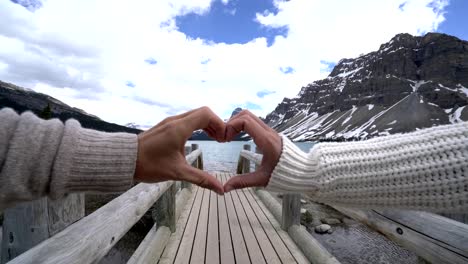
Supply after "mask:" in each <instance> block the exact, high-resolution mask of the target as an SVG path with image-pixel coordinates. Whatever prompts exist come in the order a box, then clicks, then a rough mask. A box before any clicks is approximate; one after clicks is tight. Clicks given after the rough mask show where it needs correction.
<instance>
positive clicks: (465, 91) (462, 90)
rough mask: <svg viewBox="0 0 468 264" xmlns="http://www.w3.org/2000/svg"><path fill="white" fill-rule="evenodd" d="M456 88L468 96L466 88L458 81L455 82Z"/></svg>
mask: <svg viewBox="0 0 468 264" xmlns="http://www.w3.org/2000/svg"><path fill="white" fill-rule="evenodd" d="M457 87H458V90H459V91H460V92H462V93H464V94H465V95H466V96H467V97H468V88H466V87H465V86H463V85H461V84H460V83H459V84H457Z"/></svg>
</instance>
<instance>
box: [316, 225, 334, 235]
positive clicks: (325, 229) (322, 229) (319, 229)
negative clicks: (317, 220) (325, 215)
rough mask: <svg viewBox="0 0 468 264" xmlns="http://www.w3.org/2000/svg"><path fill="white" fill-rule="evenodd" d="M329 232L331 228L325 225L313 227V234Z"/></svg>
mask: <svg viewBox="0 0 468 264" xmlns="http://www.w3.org/2000/svg"><path fill="white" fill-rule="evenodd" d="M329 230H331V226H329V225H327V224H321V225H318V226H316V227H315V233H319V234H325V233H328V231H329Z"/></svg>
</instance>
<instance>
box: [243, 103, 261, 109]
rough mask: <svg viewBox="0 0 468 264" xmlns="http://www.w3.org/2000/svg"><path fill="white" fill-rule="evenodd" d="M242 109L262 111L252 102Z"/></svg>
mask: <svg viewBox="0 0 468 264" xmlns="http://www.w3.org/2000/svg"><path fill="white" fill-rule="evenodd" d="M244 108H245V109H249V110H261V109H262V107H261V106H260V105H258V104H255V103H252V102H247V103H246V104H245V107H244Z"/></svg>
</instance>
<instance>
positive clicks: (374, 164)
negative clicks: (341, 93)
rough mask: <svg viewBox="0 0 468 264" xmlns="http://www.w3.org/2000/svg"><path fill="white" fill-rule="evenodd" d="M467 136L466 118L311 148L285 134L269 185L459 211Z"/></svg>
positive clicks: (355, 201) (341, 201)
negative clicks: (300, 145)
mask: <svg viewBox="0 0 468 264" xmlns="http://www.w3.org/2000/svg"><path fill="white" fill-rule="evenodd" d="M467 142H468V123H461V124H455V125H449V126H440V127H434V128H429V129H424V130H420V131H417V132H413V133H408V134H402V135H393V136H387V137H381V138H375V139H371V140H367V141H361V142H347V143H319V144H316V145H315V146H314V147H313V148H312V149H311V150H310V152H309V153H308V154H306V153H304V152H301V151H300V150H299V149H298V148H297V147H295V146H294V144H293V143H291V142H290V141H289V140H288V139H286V138H283V153H282V155H281V158H280V161H279V163H278V165H277V166H276V168H275V170H274V171H273V175H272V178H271V179H270V183H269V185H268V188H269V189H270V190H274V191H280V192H302V193H308V194H309V195H310V197H311V198H312V199H313V200H315V201H317V202H322V203H326V204H332V205H341V206H349V207H367V208H378V207H392V208H405V209H416V210H431V211H446V212H449V211H450V212H459V211H463V210H466V209H467V208H468V143H467Z"/></svg>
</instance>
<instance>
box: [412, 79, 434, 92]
mask: <svg viewBox="0 0 468 264" xmlns="http://www.w3.org/2000/svg"><path fill="white" fill-rule="evenodd" d="M408 81H410V82H412V83H413V84H410V86H411V88H413V93H414V92H417V91H418V89H419V87H421V85H423V84H425V83H430V82H431V81H424V80H421V81H412V80H408Z"/></svg>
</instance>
